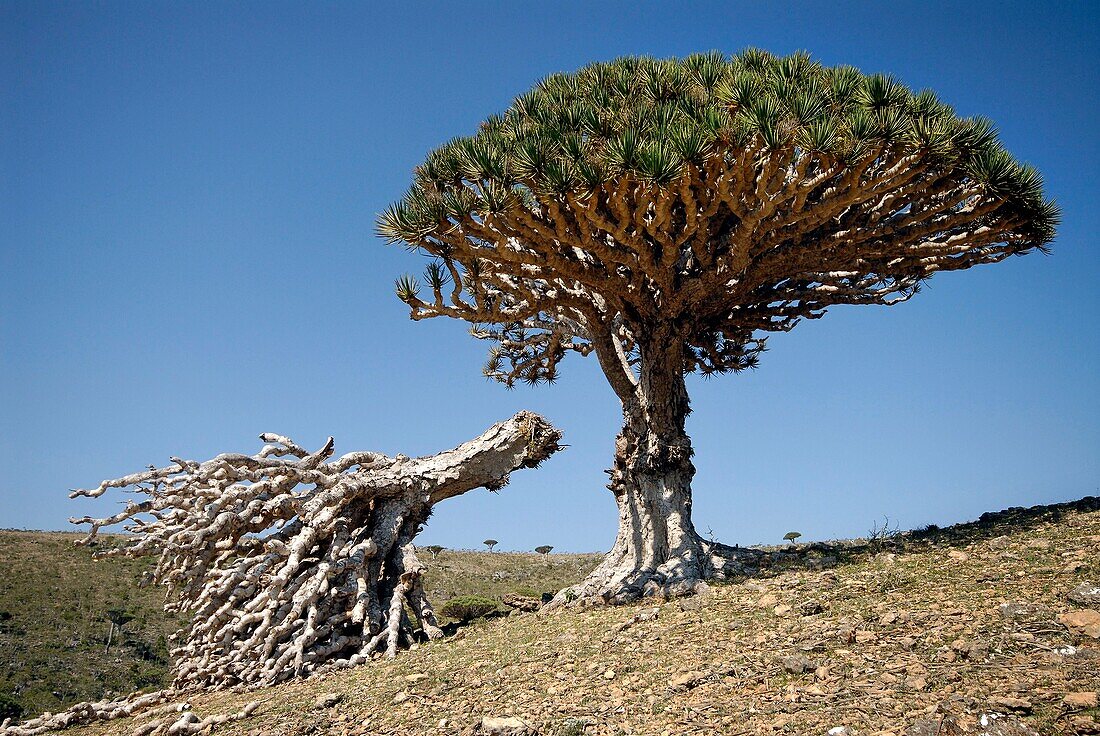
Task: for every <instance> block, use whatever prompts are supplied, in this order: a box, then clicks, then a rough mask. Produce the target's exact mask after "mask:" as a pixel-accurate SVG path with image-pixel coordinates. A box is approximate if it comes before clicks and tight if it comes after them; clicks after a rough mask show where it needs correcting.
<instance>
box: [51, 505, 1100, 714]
mask: <svg viewBox="0 0 1100 736" xmlns="http://www.w3.org/2000/svg"><path fill="white" fill-rule="evenodd" d="M1097 582H1100V499H1096V498H1089V499H1084V500H1082V501H1080V502H1077V503H1076V504H1063V505H1060V506H1051V507H1041V508H1039V507H1037V508H1035V509H1010V510H1009V511H1006V512H1001V513H998V514H987V515H985V516H983V517H982V519H981V520H979V521H978V522H975V523H973V524H968V525H960V526H957V527H952V528H949V529H943V530H938V529H927V530H922V531H921V532H915V533H910V534H905V535H894V536H887V538H883V539H878V540H872V541H870V542H868V541H866V540H864V541H857V542H853V543H846V544H838V545H832V546H827V545H814V546H811V547H802V548H799V549H797V550H795V551H790V550H779V549H777V550H774V551H772V553H771V554H770V555H769V558H768V564H767V565H766V566H764V567H762V569H761V572H760V573H759V574H758V575H755V576H753V577H751V578H747V579H744V580H741V581H738V582H734V583H730V584H723V585H714V586H711V588H710V590H709V592H707V593H706V594H704V595H701V596H696V597H694V598H688V599H683V600H680V601H668V602H659V601H656V602H649V603H644V604H640V605H637V606H630V607H623V608H602V609H590V610H565V611H557V612H552V613H544V612H543V613H535V614H515V615H512V616H508V617H506V618H502V619H497V620H491V621H482V622H478V623H475V624H473V625H471V626H469V627H466V628H464V629H462V630H460V632H459V633H458V634H457V635H455V636H453V637H450V638H448V639H445V640H442V641H440V642H436V643H433V644H430V645H425V646H421V647H419V648H417V649H416V650H414V651H408V652H403V653H401V654H400V655H399V656H398V658H397V659H395V660H392V661H378V662H374V663H371V664H369V665H367V666H364V667H361V668H358V669H354V670H348V671H344V672H339V673H336V674H330V675H324V676H320V677H316V678H314V679H310V680H307V681H304V682H299V683H294V684H289V685H284V686H280V687H276V688H269V689H263V690H256V691H252V692H246V693H216V694H207V695H201V696H196V697H195V698H193V699H192V700H191V701H190V702H191V706H192V707H193V709H194V711H195V712H196V713H197V714H198V715H199V716H207V715H212V714H219V713H228V712H232V711H237V710H240V709H241V708H243V707H244V706H245V705H246V704H247V703H250V702H253V701H258V702H259V707H258V709H257V710H256V711H255V713H254V714H253V715H252V716H251V717H250V718H247V719H245V720H243V721H239V722H236V723H231V724H226V725H225V726H222V727H219V729H218V732H224V733H235V734H245V733H250V734H255V735H259V734H272V735H274V734H310V733H317V734H320V733H326V734H327V733H331V734H395V735H396V734H410V735H413V734H453V735H455V736H458V735H459V734H473V733H484V732H487V728H488V727H489V726H490V725H491V723H492V722H491V721H487V720H484V719H493V718H497V719H508V718H512V719H519V720H520V721H522V722H524V723H525V724H526V726H525V727H522V728H526V733H529V734H533V733H538V734H542V735H543V736H566V735H570V736H579V735H580V734H586V735H593V734H600V735H604V734H606V735H611V734H615V735H622V734H654V735H660V736H664V735H668V736H672V735H679V734H711V733H715V734H731V735H732V734H774V733H785V734H806V735H815V736H817V735H821V736H824V735H825V734H832V735H833V736H837V735H838V734H848V735H849V736H871V735H876V734H877V735H878V736H886V734H894V736H902V735H903V734H904V735H905V736H933V735H935V734H940V735H941V736H947V735H949V734H950V735H956V734H989V736H1024V735H1026V734H1036V733H1038V734H1061V733H1067V734H1073V733H1096V732H1100V710H1098V708H1097V704H1096V697H1097V695H1096V691H1097V690H1098V689H1100V638H1098V637H1100V613H1097V612H1096V611H1098V610H1100V591H1098V590H1097V589H1096V586H1095V585H1094V584H1095V583H1097ZM1090 611H1091V613H1090ZM507 722H508V721H503V722H502V721H498V722H497V723H498V724H501V723H507ZM511 724H512V725H511V726H510V728H512V729H513V730H512V731H507V732H508V733H519V732H521V731H522V728H520V730H516V728H517V721H515V720H513V721H511ZM135 727H136V724H135V723H134V722H132V721H127V720H123V721H117V722H112V723H110V724H105V725H102V726H95V727H89V728H85V729H77V730H74V731H71V733H81V734H93V733H96V734H98V733H131V732H132V731H134V729H135ZM502 727H503V726H502ZM505 732H506V731H501V733H505Z"/></svg>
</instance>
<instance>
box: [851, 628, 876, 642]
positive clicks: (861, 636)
mask: <svg viewBox="0 0 1100 736" xmlns="http://www.w3.org/2000/svg"><path fill="white" fill-rule="evenodd" d="M876 639H878V634H876V633H875V632H873V631H857V632H856V643H857V644H868V643H870V642H873V641H875V640H876Z"/></svg>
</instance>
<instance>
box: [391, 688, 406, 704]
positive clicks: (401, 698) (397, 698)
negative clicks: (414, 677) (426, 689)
mask: <svg viewBox="0 0 1100 736" xmlns="http://www.w3.org/2000/svg"><path fill="white" fill-rule="evenodd" d="M408 699H409V693H408V692H407V691H405V690H402V691H401V692H399V693H398V694H397V695H394V696H393V704H394V705H400V704H401V703H404V702H405V701H406V700H408Z"/></svg>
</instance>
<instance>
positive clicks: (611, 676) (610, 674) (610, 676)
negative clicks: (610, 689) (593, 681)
mask: <svg viewBox="0 0 1100 736" xmlns="http://www.w3.org/2000/svg"><path fill="white" fill-rule="evenodd" d="M603 679H605V680H614V679H615V670H612V669H609V670H607V671H606V672H604V673H603Z"/></svg>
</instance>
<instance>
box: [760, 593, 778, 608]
mask: <svg viewBox="0 0 1100 736" xmlns="http://www.w3.org/2000/svg"><path fill="white" fill-rule="evenodd" d="M777 603H779V598H778V597H777V596H776V595H775V594H774V593H768V594H767V595H763V596H760V600H758V601H756V607H757V608H772V607H774V606H775V605H776V604H777Z"/></svg>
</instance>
